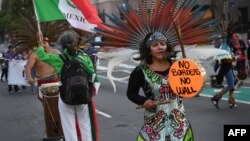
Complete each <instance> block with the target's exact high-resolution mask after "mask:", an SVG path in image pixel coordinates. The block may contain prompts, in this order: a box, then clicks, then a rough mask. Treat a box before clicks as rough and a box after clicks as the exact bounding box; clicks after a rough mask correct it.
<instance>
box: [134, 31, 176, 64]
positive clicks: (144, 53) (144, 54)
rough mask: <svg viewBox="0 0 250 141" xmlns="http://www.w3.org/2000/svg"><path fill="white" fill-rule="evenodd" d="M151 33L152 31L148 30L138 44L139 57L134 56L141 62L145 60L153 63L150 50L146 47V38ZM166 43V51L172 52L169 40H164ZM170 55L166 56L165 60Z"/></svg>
mask: <svg viewBox="0 0 250 141" xmlns="http://www.w3.org/2000/svg"><path fill="white" fill-rule="evenodd" d="M152 34H153V32H150V33H148V34H147V35H146V36H145V38H144V40H143V41H142V42H141V43H140V45H139V52H140V56H139V57H136V58H134V59H135V60H140V61H142V62H145V63H147V64H152V63H153V60H152V55H151V53H150V52H151V51H150V47H147V40H148V38H149V37H150V36H151V35H152ZM166 45H167V49H166V51H167V52H172V51H173V47H172V45H171V44H170V43H169V42H166ZM170 57H171V56H170V55H168V56H167V58H166V59H167V60H169V59H170Z"/></svg>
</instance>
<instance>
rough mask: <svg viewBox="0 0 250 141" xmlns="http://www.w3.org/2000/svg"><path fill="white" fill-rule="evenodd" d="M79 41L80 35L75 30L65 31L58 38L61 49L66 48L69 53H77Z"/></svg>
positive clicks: (73, 54)
mask: <svg viewBox="0 0 250 141" xmlns="http://www.w3.org/2000/svg"><path fill="white" fill-rule="evenodd" d="M79 43H80V36H79V34H77V33H76V32H75V31H65V32H64V33H63V34H62V35H61V36H60V37H59V38H58V44H60V45H61V46H62V48H63V50H65V49H67V51H68V53H69V55H71V56H75V55H77V48H76V47H78V45H79Z"/></svg>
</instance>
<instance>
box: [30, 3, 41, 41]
mask: <svg viewBox="0 0 250 141" xmlns="http://www.w3.org/2000/svg"><path fill="white" fill-rule="evenodd" d="M32 3H33V8H34V11H35V16H36V23H37V30H38V35H37V36H38V37H37V38H38V43H39V44H41V42H42V39H43V34H42V31H41V26H40V22H39V20H38V16H37V10H36V6H35V2H34V0H32Z"/></svg>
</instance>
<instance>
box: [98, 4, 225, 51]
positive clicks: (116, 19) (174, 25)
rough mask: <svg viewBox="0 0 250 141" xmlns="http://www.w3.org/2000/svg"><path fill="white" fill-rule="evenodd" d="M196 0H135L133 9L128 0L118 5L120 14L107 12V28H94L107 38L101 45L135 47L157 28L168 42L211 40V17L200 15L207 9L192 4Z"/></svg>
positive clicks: (214, 27)
mask: <svg viewBox="0 0 250 141" xmlns="http://www.w3.org/2000/svg"><path fill="white" fill-rule="evenodd" d="M196 1H197V0H150V2H148V1H147V0H138V9H137V10H134V9H133V8H132V6H131V5H130V4H129V2H128V0H123V2H124V4H123V6H120V7H118V9H119V12H120V15H121V16H122V17H123V19H124V20H122V19H121V18H120V16H117V15H114V14H112V15H107V17H108V18H109V20H110V21H111V22H112V24H105V25H106V26H107V27H109V30H103V29H100V28H96V31H97V32H98V33H99V34H101V35H102V36H103V37H106V38H108V39H110V40H106V41H103V42H102V45H103V46H113V47H130V48H138V47H139V45H140V43H141V42H142V41H143V39H144V38H145V36H146V35H147V34H149V33H152V32H161V33H162V34H164V35H165V36H166V38H167V40H168V42H169V43H170V44H172V45H179V44H183V45H192V44H200V43H207V42H210V41H212V40H213V39H214V38H215V37H216V35H217V34H218V32H220V31H219V30H218V29H217V27H218V26H217V25H218V24H217V22H216V21H215V20H213V19H212V17H209V18H204V16H205V15H206V13H207V12H208V9H207V10H203V6H199V5H197V4H196Z"/></svg>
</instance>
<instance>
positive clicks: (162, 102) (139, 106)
mask: <svg viewBox="0 0 250 141" xmlns="http://www.w3.org/2000/svg"><path fill="white" fill-rule="evenodd" d="M171 102H172V100H163V101H159V100H156V101H155V104H156V105H163V104H169V103H171ZM142 108H144V107H143V105H138V106H136V109H142Z"/></svg>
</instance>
